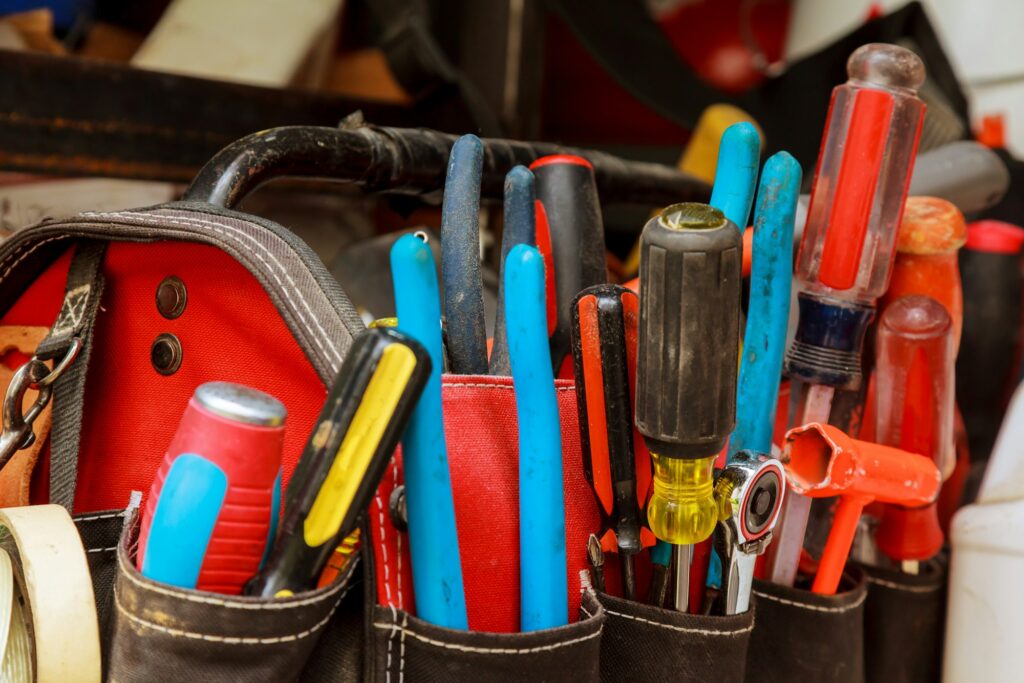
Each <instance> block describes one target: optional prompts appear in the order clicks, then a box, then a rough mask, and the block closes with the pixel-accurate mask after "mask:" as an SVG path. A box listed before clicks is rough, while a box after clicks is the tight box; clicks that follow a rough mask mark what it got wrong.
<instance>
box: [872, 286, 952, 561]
mask: <svg viewBox="0 0 1024 683" xmlns="http://www.w3.org/2000/svg"><path fill="white" fill-rule="evenodd" d="M875 353H876V365H875V397H876V411H875V415H876V422H875V424H876V428H875V440H876V441H877V442H878V443H880V444H884V445H886V446H895V447H897V448H901V449H903V450H905V451H908V452H910V453H917V454H919V455H923V456H925V457H928V458H930V459H931V460H933V461H934V462H935V465H936V466H937V467H938V468H939V471H940V472H941V473H942V478H943V480H945V479H948V478H949V477H950V475H952V474H953V468H954V466H955V465H956V456H955V454H954V448H953V396H954V392H953V372H954V369H953V356H954V352H953V323H952V320H951V319H950V316H949V313H947V312H946V309H945V308H944V307H943V306H942V304H940V303H939V302H938V301H936V300H935V299H932V298H930V297H925V296H916V295H911V296H904V297H900V298H899V299H896V301H893V302H892V303H891V304H890V305H889V306H888V307H886V309H885V312H884V313H882V317H881V319H880V321H879V324H878V331H877V333H876V339H875ZM875 540H876V542H877V543H878V547H879V549H880V550H881V551H882V552H883V553H885V554H886V555H887V556H888V557H889V558H891V559H892V560H894V561H896V562H900V563H901V566H902V568H903V571H905V572H907V573H910V574H916V573H918V563H919V562H920V561H922V560H927V559H930V558H932V557H934V556H935V555H936V554H937V553H938V552H939V550H940V549H941V548H942V540H943V538H942V529H941V527H940V526H939V518H938V509H937V507H936V505H935V503H932V504H930V505H927V506H925V507H919V508H904V507H899V506H893V505H890V506H886V508H885V512H884V513H883V514H882V519H881V522H880V523H879V526H878V531H877V533H876V535H875Z"/></svg>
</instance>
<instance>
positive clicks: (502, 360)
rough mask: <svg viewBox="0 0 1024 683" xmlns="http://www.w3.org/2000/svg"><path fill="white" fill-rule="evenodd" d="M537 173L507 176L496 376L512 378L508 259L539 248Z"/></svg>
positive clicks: (494, 348)
mask: <svg viewBox="0 0 1024 683" xmlns="http://www.w3.org/2000/svg"><path fill="white" fill-rule="evenodd" d="M535 200H536V191H535V189H534V179H533V173H532V172H530V170H529V169H528V168H526V167H525V166H515V167H513V169H512V170H511V171H509V172H508V175H506V176H505V225H504V227H503V228H502V232H501V264H500V265H499V268H500V272H499V273H498V312H497V315H496V316H495V320H494V345H493V346H492V347H491V361H490V366H489V370H490V373H491V374H492V375H506V376H507V375H510V374H512V367H511V366H510V365H509V360H508V336H507V335H506V333H505V259H507V258H508V253H509V252H510V251H512V247H514V246H516V245H517V244H528V245H530V246H531V247H532V246H536V245H537V225H536V222H535V218H536V213H535V211H536V209H535V208H534V201H535Z"/></svg>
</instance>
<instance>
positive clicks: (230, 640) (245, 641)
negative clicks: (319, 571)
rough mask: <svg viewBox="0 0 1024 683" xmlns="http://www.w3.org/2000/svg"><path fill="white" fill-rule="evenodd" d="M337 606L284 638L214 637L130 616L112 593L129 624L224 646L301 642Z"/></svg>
mask: <svg viewBox="0 0 1024 683" xmlns="http://www.w3.org/2000/svg"><path fill="white" fill-rule="evenodd" d="M347 593H348V588H346V589H345V592H344V593H342V594H341V595H340V596H339V597H338V604H341V600H342V599H343V598H344V597H345V595H346V594H347ZM338 604H336V605H334V607H332V608H331V611H330V612H328V613H327V616H326V617H324V618H323V619H321V620H320V621H318V622H317V623H315V624H313V625H312V626H311V627H309V628H308V629H306V630H305V631H300V632H299V633H293V634H290V635H286V636H275V637H267V638H258V637H248V636H215V635H210V634H207V633H197V632H195V631H185V630H183V629H178V628H171V627H169V626H162V625H160V624H156V623H154V622H152V621H149V620H148V619H143V618H142V617H138V616H136V615H134V614H132V613H131V612H129V611H128V610H126V609H125V608H124V606H123V605H122V604H121V598H120V597H119V596H118V595H117V591H114V605H115V606H116V607H117V611H118V612H120V613H121V614H123V615H124V616H126V617H127V618H128V620H129V621H131V622H133V623H135V624H138V625H140V626H144V627H146V628H148V629H152V630H154V631H159V632H160V633H163V634H165V635H168V636H171V637H172V638H188V639H189V640H205V641H207V642H211V643H226V644H229V645H275V644H278V643H292V642H295V641H296V640H302V639H303V638H306V637H308V636H310V635H311V634H313V633H316V632H317V631H319V630H320V629H322V628H323V627H324V626H326V625H327V622H328V621H330V620H331V617H332V616H334V611H335V610H336V609H338Z"/></svg>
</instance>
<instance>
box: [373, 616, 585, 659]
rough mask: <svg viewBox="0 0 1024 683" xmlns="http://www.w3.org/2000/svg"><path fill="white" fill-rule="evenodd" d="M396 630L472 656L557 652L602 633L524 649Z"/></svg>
mask: <svg viewBox="0 0 1024 683" xmlns="http://www.w3.org/2000/svg"><path fill="white" fill-rule="evenodd" d="M395 626H396V625H395V624H383V623H379V622H374V624H373V627H374V628H379V629H392V628H395ZM398 629H399V630H400V631H401V632H402V634H403V635H405V634H408V635H409V636H411V637H413V638H415V639H416V640H418V641H420V642H421V643H426V644H427V645H434V646H436V647H442V648H444V649H446V650H457V651H459V652H470V653H474V654H485V655H528V654H532V653H535V652H548V651H550V650H559V649H561V648H563V647H568V646H569V645H575V644H576V643H582V642H585V641H587V640H593V639H594V638H599V637H600V636H601V631H602V629H603V627H601V628H598V629H597V631H595V632H594V633H591V634H589V635H586V636H582V637H580V638H573V639H572V640H566V641H565V642H561V643H552V644H551V645H538V646H536V647H525V648H513V647H474V646H472V645H459V644H457V643H445V642H443V641H440V640H435V639H434V638H428V637H427V636H424V635H420V634H419V633H416V632H415V631H413V630H412V629H409V628H406V627H405V626H401V627H398Z"/></svg>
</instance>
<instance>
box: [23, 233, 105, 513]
mask: <svg viewBox="0 0 1024 683" xmlns="http://www.w3.org/2000/svg"><path fill="white" fill-rule="evenodd" d="M105 250H106V244H105V243H104V242H92V241H90V242H80V243H79V245H78V247H77V248H76V250H75V255H74V257H73V258H72V259H71V266H70V268H69V269H68V279H67V286H66V287H65V291H64V302H63V304H61V309H60V313H58V314H57V320H56V322H54V324H53V329H51V330H50V334H49V335H47V337H46V339H44V340H43V342H42V343H41V344H40V345H39V348H38V349H37V350H36V357H37V358H39V359H40V360H48V359H55V363H59V362H60V359H61V358H62V357H63V355H64V354H65V353H67V352H68V350H69V349H70V348H71V344H72V341H73V340H74V339H76V338H77V339H78V340H79V341H80V342H81V344H82V348H81V351H79V354H78V358H77V359H76V360H75V361H74V362H73V363H72V364H71V365H70V366H69V367H68V368H67V370H65V371H64V373H63V374H62V375H61V376H60V377H59V378H58V379H57V381H56V382H55V383H54V386H53V427H52V429H51V430H50V502H51V503H54V504H57V505H61V506H63V507H65V508H67V510H68V512H71V511H72V506H73V504H74V502H75V484H76V482H77V481H78V445H79V442H80V440H81V430H82V409H83V407H84V399H85V379H86V373H87V370H88V367H89V356H90V354H91V351H92V331H93V324H94V323H95V321H96V312H97V311H98V310H99V306H100V299H101V298H102V296H103V272H102V268H101V265H102V263H103V254H104V252H105Z"/></svg>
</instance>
